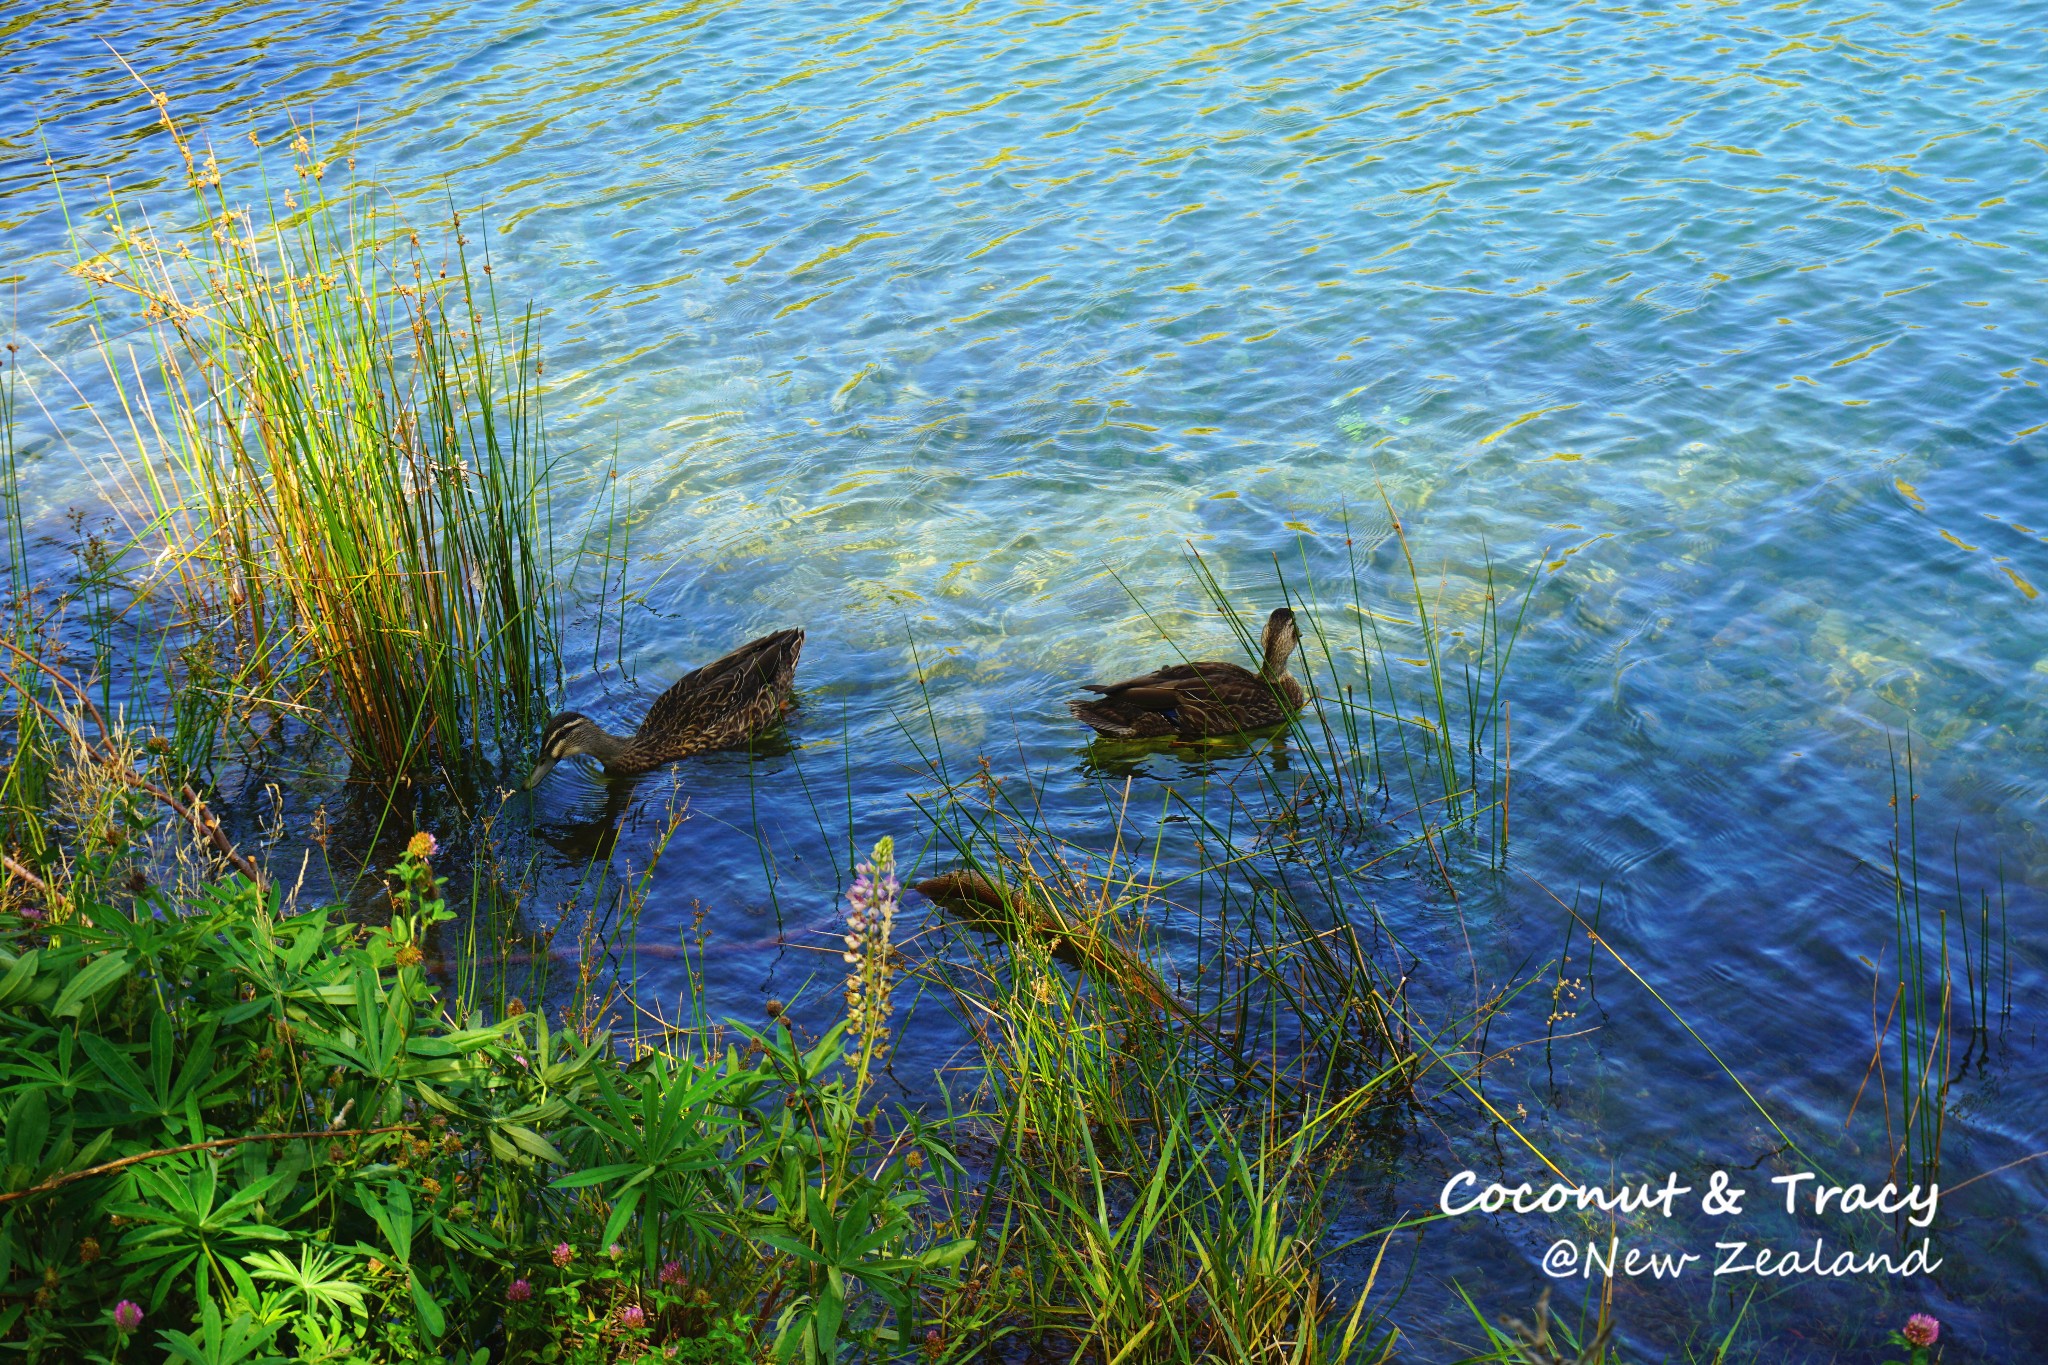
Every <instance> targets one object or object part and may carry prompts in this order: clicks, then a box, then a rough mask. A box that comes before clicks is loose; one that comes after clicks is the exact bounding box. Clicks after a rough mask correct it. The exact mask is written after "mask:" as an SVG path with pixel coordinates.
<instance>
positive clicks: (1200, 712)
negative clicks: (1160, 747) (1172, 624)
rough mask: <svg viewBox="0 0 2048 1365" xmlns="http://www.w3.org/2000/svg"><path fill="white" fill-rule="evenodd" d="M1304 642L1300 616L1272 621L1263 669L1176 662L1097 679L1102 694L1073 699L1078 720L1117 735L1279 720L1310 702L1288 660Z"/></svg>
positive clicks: (1205, 732) (1195, 731)
mask: <svg viewBox="0 0 2048 1365" xmlns="http://www.w3.org/2000/svg"><path fill="white" fill-rule="evenodd" d="M1300 643H1301V628H1300V627H1299V626H1297V625H1296V624H1295V623H1294V613H1293V612H1291V611H1289V610H1288V609H1287V608H1285V607H1281V608H1280V609H1279V610H1277V611H1275V612H1274V613H1273V614H1272V615H1271V616H1269V617H1267V618H1266V629H1265V632H1264V634H1263V635H1262V636H1261V638H1260V644H1261V646H1262V648H1263V649H1264V651H1265V659H1264V661H1263V662H1262V663H1260V665H1259V671H1258V672H1256V673H1254V672H1252V670H1250V669H1248V668H1245V667H1243V666H1242V665H1240V664H1232V663H1217V662H1213V661H1208V662H1201V663H1190V664H1169V665H1168V666H1167V667H1165V668H1160V669H1154V670H1153V671H1152V672H1150V673H1146V674H1143V675H1141V676H1139V677H1136V678H1126V679H1124V680H1123V681H1122V682H1117V683H1106V684H1105V683H1090V684H1089V685H1088V687H1087V690H1088V691H1090V692H1095V693H1098V694H1099V696H1098V697H1096V698H1083V699H1081V700H1079V701H1070V702H1068V703H1067V709H1068V710H1069V711H1072V712H1073V713H1074V717H1075V719H1077V720H1079V721H1080V722H1081V723H1082V724H1084V725H1087V726H1088V727H1090V728H1091V729H1093V730H1094V731H1095V732H1096V733H1097V734H1100V735H1108V736H1109V737H1111V738H1113V739H1163V738H1166V737H1168V736H1175V737H1178V738H1180V739H1208V738H1211V737H1212V736H1216V735H1234V734H1237V733H1239V732H1240V731H1244V730H1257V729H1261V728H1263V727H1265V726H1268V725H1278V724H1279V723H1280V722H1282V721H1284V720H1287V719H1289V718H1290V717H1292V716H1293V715H1294V713H1295V712H1297V711H1299V710H1300V709H1301V706H1302V702H1303V700H1304V697H1305V694H1304V693H1303V692H1302V689H1301V684H1300V683H1298V682H1296V681H1295V680H1294V679H1293V678H1292V677H1290V676H1289V675H1288V672H1287V660H1288V658H1289V656H1291V655H1292V654H1293V653H1294V649H1295V646H1297V645H1299V644H1300Z"/></svg>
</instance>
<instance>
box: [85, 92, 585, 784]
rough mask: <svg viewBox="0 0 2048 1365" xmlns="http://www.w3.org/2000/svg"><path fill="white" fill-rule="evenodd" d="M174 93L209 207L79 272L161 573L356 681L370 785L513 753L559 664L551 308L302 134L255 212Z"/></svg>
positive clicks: (277, 661)
mask: <svg viewBox="0 0 2048 1365" xmlns="http://www.w3.org/2000/svg"><path fill="white" fill-rule="evenodd" d="M156 104H157V109H158V113H159V118H160V122H161V124H162V126H163V129H164V130H165V132H166V134H167V135H168V136H169V137H170V139H171V141H172V143H173V145H174V146H175V148H176V149H177V151H178V152H179V154H180V155H181V156H182V158H183V160H184V162H185V166H186V169H187V177H186V180H187V185H188V188H189V190H190V193H191V215H190V219H189V221H185V222H173V221H169V220H163V219H159V218H156V217H153V216H151V215H150V213H148V212H147V211H145V210H143V209H141V208H139V207H137V206H135V205H130V204H123V203H121V202H119V201H116V202H113V203H111V204H109V206H108V208H107V210H106V220H107V222H108V224H109V225H110V231H111V234H112V241H111V243H110V244H108V245H106V246H105V247H104V248H101V249H94V248H92V247H91V246H89V244H88V243H87V241H86V240H85V238H84V234H83V233H82V232H81V239H80V262H79V265H78V267H77V269H78V271H79V273H80V274H81V275H82V276H84V277H85V278H86V279H87V280H89V281H90V282H92V284H94V285H95V286H96V287H97V289H98V293H97V295H96V304H97V306H96V307H95V310H94V322H93V326H94V329H95V336H96V338H97V342H98V345H99V348H100V351H101V355H102V358H103V360H104V362H105V366H106V381H107V382H106V388H107V391H109V392H111V393H112V394H113V395H114V399H113V400H111V405H112V406H113V407H114V408H116V409H118V411H117V412H116V413H113V414H109V415H108V419H107V420H103V421H102V422H101V426H102V428H103V430H104V431H106V432H108V433H110V434H111V433H113V432H114V431H116V430H119V431H121V432H122V433H123V438H122V439H121V440H119V442H118V443H117V454H118V457H119V459H120V460H121V461H122V468H123V470H124V472H125V475H126V478H127V481H128V485H129V487H130V489H131V490H132V491H133V492H134V494H135V495H136V496H137V497H138V498H139V499H140V501H141V504H142V506H143V507H144V509H145V511H146V514H147V517H146V527H145V528H144V529H145V531H146V532H147V533H148V534H149V535H152V536H155V537H157V538H159V539H160V540H161V541H162V549H161V551H160V552H159V554H158V556H157V558H158V559H159V560H160V561H161V562H162V563H163V564H164V565H166V566H167V567H166V568H164V569H160V570H159V573H160V574H162V575H164V576H174V577H176V578H177V579H178V580H179V581H180V582H181V584H182V585H183V587H184V588H185V590H186V593H187V596H188V600H189V601H190V602H191V603H192V606H193V608H194V611H195V614H196V615H198V616H200V617H202V618H206V619H218V620H221V621H223V622H225V623H228V624H229V625H231V628H232V630H233V633H234V638H235V640H236V644H237V649H238V651H239V652H240V653H241V654H242V655H243V656H244V657H252V658H260V659H263V660H264V661H265V662H266V664H268V665H271V666H273V667H274V669H275V671H274V672H273V673H271V674H270V676H269V677H268V678H266V679H263V680H262V681H265V682H268V683H269V685H270V686H272V687H273V688H275V687H286V688H287V689H289V688H290V685H291V680H294V679H296V680H300V682H301V686H302V688H303V690H302V691H301V692H300V693H299V695H301V696H325V697H327V698H331V701H332V704H333V707H334V709H335V711H336V712H337V713H338V720H339V726H338V738H340V739H341V741H342V742H343V743H344V744H345V745H346V747H347V750H348V753H349V755H350V757H351V758H352V760H353V761H354V763H355V764H356V766H357V768H358V770H359V771H360V772H361V773H362V774H363V775H364V776H367V777H372V778H377V779H391V778H397V777H403V776H414V775H419V774H422V773H424V772H426V771H428V770H431V769H438V770H440V771H441V772H443V773H444V774H447V775H450V776H456V777H468V776H471V775H474V774H477V773H480V772H481V771H484V770H486V769H488V768H489V767H490V766H491V765H492V763H493V762H495V761H500V760H504V759H507V758H508V757H509V756H512V755H515V754H516V753H517V751H518V750H519V749H520V748H521V747H522V746H523V745H524V743H525V741H526V737H527V735H528V734H529V733H530V732H531V729H532V728H533V725H534V724H535V723H536V722H537V719H538V717H539V715H540V714H541V712H542V711H543V709H544V707H545V703H546V694H547V693H548V691H549V690H550V688H551V687H552V686H553V685H555V683H556V682H557V681H558V679H559V672H560V663H559V658H558V656H557V650H556V642H555V637H554V626H553V622H554V619H555V610H554V601H555V566H554V561H553V549H552V536H551V512H550V507H549V500H548V497H547V489H546V475H547V468H548V454H547V447H546V438H545V433H544V426H543V421H542V405H541V388H540V379H541V368H542V365H541V359H540V355H539V351H538V346H537V342H536V336H535V330H534V323H535V320H534V317H533V314H532V312H531V310H530V309H529V310H527V311H526V312H524V313H522V314H520V315H518V316H517V317H516V318H514V319H511V320H509V321H508V320H507V319H506V318H505V317H504V316H503V314H502V311H501V308H500V305H499V302H498V297H497V292H496V285H495V282H494V281H493V280H492V278H491V273H492V266H491V263H490V259H489V253H488V243H487V241H485V240H483V239H481V238H479V239H478V241H477V242H476V244H475V245H474V246H473V245H472V239H471V238H470V237H469V236H468V235H467V232H466V231H465V228H464V225H463V220H462V217H461V215H460V214H459V213H452V214H451V216H450V222H449V232H450V233H451V234H452V240H449V241H447V242H446V243H444V244H443V245H442V246H441V248H440V249H439V251H438V252H436V251H435V249H434V248H432V247H430V246H425V245H422V243H421V239H420V236H419V234H418V232H417V231H413V230H410V229H407V228H405V227H403V225H401V224H400V223H398V222H397V221H396V220H395V218H394V216H393V215H392V214H391V213H390V212H389V211H388V210H384V209H381V208H380V207H379V204H378V201H377V197H376V195H375V194H374V192H373V191H372V190H371V189H370V188H369V187H367V186H363V185H360V184H357V183H355V182H354V180H353V179H352V176H351V178H350V179H349V180H348V181H347V183H346V184H344V185H343V186H342V188H340V189H339V190H335V191H330V190H329V189H328V188H327V187H326V181H327V178H328V176H329V175H330V174H332V173H334V172H335V170H336V167H335V164H334V163H335V158H334V157H333V156H332V155H331V154H328V153H324V152H323V151H321V150H320V149H319V148H317V147H316V146H315V144H314V142H313V141H312V140H311V138H310V137H309V136H307V135H306V134H304V133H300V134H299V135H298V136H296V137H294V139H293V141H292V145H291V153H292V170H293V172H294V177H295V180H296V184H295V185H292V186H290V187H288V188H285V189H283V190H281V191H280V190H278V189H276V188H275V187H273V186H271V185H270V184H269V183H268V181H267V180H263V181H262V187H261V190H260V191H259V194H258V197H257V198H256V199H255V200H254V201H253V207H248V206H241V205H239V204H238V203H237V196H236V190H235V189H233V188H231V182H230V179H229V177H228V176H226V175H224V174H223V173H222V171H221V170H220V168H219V167H218V165H217V164H216V163H215V162H214V160H213V158H212V157H211V156H210V155H209V156H208V157H207V158H206V159H205V160H204V161H201V160H200V159H199V157H198V155H197V153H196V151H195V149H194V144H193V142H192V140H191V138H190V137H189V136H188V135H187V134H186V133H185V132H184V131H183V130H182V129H181V128H180V127H179V125H178V124H177V122H176V120H175V119H173V117H172V115H171V112H170V108H169V101H168V99H167V98H166V97H164V96H162V95H160V94H159V95H157V96H156ZM472 230H475V231H478V232H479V233H480V232H481V231H482V230H481V229H480V228H477V229H472ZM479 253H480V254H481V258H480V259H479ZM110 292H118V293H121V294H125V295H128V296H130V297H131V298H132V300H133V301H134V302H135V303H136V304H138V305H139V306H140V318H139V321H140V322H141V323H142V324H143V327H144V337H145V340H146V344H147V345H148V347H149V355H150V365H149V368H147V369H144V368H143V367H141V366H140V365H137V366H136V369H135V371H134V373H131V374H124V369H123V365H122V364H121V363H120V357H121V356H122V355H125V354H127V353H128V351H129V350H130V349H131V348H132V347H133V346H134V345H135V340H136V339H135V338H134V337H122V336H119V331H120V329H119V327H117V325H116V323H115V322H114V320H113V319H112V318H111V317H110V316H109V314H108V312H107V308H106V305H107V304H108V303H109V302H110V299H109V297H108V296H109V294H110Z"/></svg>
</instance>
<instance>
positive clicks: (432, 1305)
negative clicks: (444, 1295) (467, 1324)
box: [412, 1271, 448, 1337]
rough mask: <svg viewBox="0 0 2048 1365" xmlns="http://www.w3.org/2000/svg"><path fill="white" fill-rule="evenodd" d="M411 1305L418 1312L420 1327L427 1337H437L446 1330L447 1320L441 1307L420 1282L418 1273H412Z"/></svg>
mask: <svg viewBox="0 0 2048 1365" xmlns="http://www.w3.org/2000/svg"><path fill="white" fill-rule="evenodd" d="M412 1303H413V1307H415V1308H417V1309H419V1310H420V1325H421V1326H422V1327H424V1328H426V1329H427V1335H428V1336H431V1337H438V1336H440V1335H441V1334H442V1333H443V1332H446V1331H447V1330H448V1319H447V1318H446V1317H445V1316H443V1314H442V1312H441V1305H440V1304H439V1303H437V1302H436V1301H435V1299H434V1296H433V1295H432V1294H430V1293H428V1292H427V1287H426V1285H424V1284H422V1283H421V1282H420V1277H419V1272H418V1271H414V1272H413V1277H412Z"/></svg>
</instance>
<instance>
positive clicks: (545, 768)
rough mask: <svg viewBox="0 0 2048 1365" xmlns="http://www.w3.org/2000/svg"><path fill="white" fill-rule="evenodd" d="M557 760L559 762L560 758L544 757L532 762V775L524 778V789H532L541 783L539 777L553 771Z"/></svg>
mask: <svg viewBox="0 0 2048 1365" xmlns="http://www.w3.org/2000/svg"><path fill="white" fill-rule="evenodd" d="M559 762H561V760H560V759H558V758H544V759H542V760H541V761H540V762H538V763H536V764H534V765H533V774H532V776H530V777H528V778H527V779H526V789H527V790H528V791H532V790H533V789H534V788H535V787H538V786H539V785H540V783H541V779H542V778H544V777H546V776H547V775H548V774H549V773H551V772H553V771H554V770H555V764H557V763H559Z"/></svg>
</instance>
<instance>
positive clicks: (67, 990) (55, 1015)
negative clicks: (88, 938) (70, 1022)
mask: <svg viewBox="0 0 2048 1365" xmlns="http://www.w3.org/2000/svg"><path fill="white" fill-rule="evenodd" d="M127 974H128V954H127V953H126V952H124V951H121V950H119V949H117V950H115V951H114V952H111V953H102V954H100V955H99V956H98V957H96V958H94V959H93V960H92V961H91V962H88V963H87V964H86V965H85V966H84V967H83V968H82V969H80V971H79V973H78V975H77V976H74V977H72V978H71V981H70V983H69V984H68V985H66V986H65V987H64V990H63V993H62V994H60V995H59V996H58V997H57V1003H56V1004H54V1005H52V1006H51V1007H50V1017H51V1018H52V1019H70V1018H75V1017H77V1014H78V1012H79V1011H80V1010H82V1009H84V1008H85V1006H86V1005H87V1003H88V1002H90V1001H91V1000H92V998H93V997H94V996H96V995H98V994H99V993H100V992H101V991H103V990H105V989H106V988H107V987H109V986H111V985H113V984H114V983H115V982H116V981H119V980H120V979H121V978H122V977H124V976H126V975H127Z"/></svg>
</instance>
